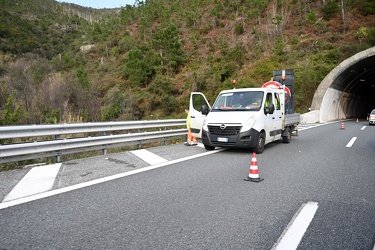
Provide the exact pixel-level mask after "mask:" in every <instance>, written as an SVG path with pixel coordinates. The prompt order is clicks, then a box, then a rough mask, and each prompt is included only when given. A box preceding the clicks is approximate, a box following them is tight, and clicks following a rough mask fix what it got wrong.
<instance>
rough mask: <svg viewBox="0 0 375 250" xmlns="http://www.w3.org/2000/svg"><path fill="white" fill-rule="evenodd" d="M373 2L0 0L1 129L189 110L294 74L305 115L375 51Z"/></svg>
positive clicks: (168, 114)
mask: <svg viewBox="0 0 375 250" xmlns="http://www.w3.org/2000/svg"><path fill="white" fill-rule="evenodd" d="M374 14H375V3H374V2H373V1H372V0H340V1H336V0H333V1H330V0H319V1H318V0H309V1H303V0H251V1H250V0H184V1H175V0H147V1H136V4H135V5H134V6H129V5H128V6H126V7H124V8H121V9H100V10H97V9H91V8H84V7H80V6H77V5H72V4H65V3H58V2H55V1H53V0H3V1H1V2H0V41H1V43H0V58H1V59H0V82H1V84H0V125H13V124H34V123H37V124H39V123H62V122H94V121H111V120H138V119H160V118H170V117H184V114H183V109H184V107H186V106H187V104H188V97H189V93H190V92H191V91H201V92H204V93H205V94H206V95H207V96H208V97H209V99H210V101H213V100H214V96H215V95H216V94H217V93H218V92H219V91H220V90H222V89H224V88H228V87H229V88H230V87H231V80H232V79H237V87H252V86H253V87H256V86H260V85H262V84H263V83H264V82H266V81H268V80H269V79H270V78H271V76H272V71H273V70H274V69H282V68H293V69H295V72H296V82H295V84H296V86H295V93H296V111H298V112H307V111H308V108H309V106H310V104H311V100H312V97H313V94H314V92H315V89H316V87H317V86H318V85H319V83H320V81H321V80H322V79H323V78H324V76H325V75H326V74H327V73H328V72H329V71H330V70H331V69H333V68H334V67H335V66H337V64H338V63H340V62H341V61H343V60H345V59H346V58H348V57H350V56H351V55H353V54H355V53H357V52H359V51H362V50H364V49H366V48H369V47H371V46H375V26H374V24H375V23H374V21H373V20H374Z"/></svg>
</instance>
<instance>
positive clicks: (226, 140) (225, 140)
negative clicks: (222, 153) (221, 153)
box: [217, 137, 228, 142]
mask: <svg viewBox="0 0 375 250" xmlns="http://www.w3.org/2000/svg"><path fill="white" fill-rule="evenodd" d="M217 141H219V142H228V138H224V137H218V138H217Z"/></svg>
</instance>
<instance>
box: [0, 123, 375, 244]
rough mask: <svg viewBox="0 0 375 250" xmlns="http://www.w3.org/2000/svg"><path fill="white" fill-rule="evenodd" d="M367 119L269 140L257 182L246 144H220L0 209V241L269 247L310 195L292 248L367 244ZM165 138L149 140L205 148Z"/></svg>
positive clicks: (373, 150)
mask: <svg viewBox="0 0 375 250" xmlns="http://www.w3.org/2000/svg"><path fill="white" fill-rule="evenodd" d="M366 125H367V123H366V122H365V121H362V122H360V123H356V122H355V121H349V122H345V129H340V128H341V124H340V123H333V124H329V125H324V126H317V127H314V128H312V129H307V130H303V131H300V132H299V136H295V137H293V138H292V142H291V143H290V144H282V143H280V142H275V143H271V144H269V145H267V146H266V149H265V151H264V153H263V154H260V155H259V154H258V155H257V164H258V168H259V175H260V177H261V178H264V180H263V181H262V182H259V183H253V182H247V181H244V178H246V177H247V176H248V174H249V166H250V163H251V153H250V152H248V151H246V150H225V151H220V152H218V153H215V154H210V155H206V156H201V157H199V158H192V159H189V160H186V161H181V162H174V163H173V162H172V164H166V165H165V166H163V167H160V168H155V169H151V170H149V171H145V172H140V173H138V174H134V175H129V176H125V177H122V178H117V179H113V180H111V181H106V182H101V183H98V184H96V185H90V186H87V187H83V188H79V189H76V190H72V191H69V192H64V193H60V194H56V195H53V196H49V197H46V198H43V199H38V200H34V201H30V202H27V203H23V204H19V205H16V206H12V207H8V208H3V209H0V249H272V247H274V246H275V244H276V243H277V241H278V240H279V238H280V236H282V235H283V233H284V232H285V230H286V229H287V228H288V225H290V222H291V221H293V218H294V216H296V213H297V212H298V211H299V209H300V208H301V206H302V205H303V204H306V203H307V202H316V203H317V204H318V209H317V211H316V213H315V215H314V217H313V219H312V221H311V223H310V224H309V226H308V228H307V230H306V232H305V234H304V236H303V238H302V240H301V241H300V243H299V246H298V249H371V250H372V249H373V248H374V239H375V226H374V225H375V157H374V155H375V126H372V127H369V126H367V127H366V128H363V127H364V126H366ZM353 137H357V138H356V140H355V142H354V144H353V145H352V146H351V147H347V145H348V143H349V141H350V140H352V138H353ZM163 148H164V147H159V148H157V149H153V150H154V152H157V153H158V154H160V155H162V156H163V157H165V158H167V159H168V158H170V159H172V158H175V157H176V156H181V157H182V156H184V155H194V154H198V153H200V152H201V151H202V150H203V149H200V148H197V147H184V146H183V145H173V146H168V147H165V148H164V149H166V150H163ZM203 151H204V150H203ZM203 151H202V152H203ZM88 161H89V160H88ZM123 161H124V162H126V164H127V165H126V167H129V165H130V166H131V167H129V169H130V168H141V167H144V166H141V167H139V166H138V165H137V164H140V165H142V164H144V163H142V162H133V160H129V159H123ZM83 162H84V161H82V162H81V164H84V163H83ZM98 162H99V161H96V164H98ZM129 162H132V163H131V164H129ZM112 164H119V161H113V162H112ZM78 165H79V164H75V165H72V167H77V168H79V166H78ZM91 165H93V163H91ZM99 165H100V164H99ZM120 165H121V164H120ZM116 166H117V165H116ZM107 168H108V167H107ZM86 176H90V174H87V175H85V176H83V177H86ZM59 178H60V179H59V180H60V183H64V181H63V176H60V177H59Z"/></svg>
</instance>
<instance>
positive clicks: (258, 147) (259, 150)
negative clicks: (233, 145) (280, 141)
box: [254, 132, 265, 154]
mask: <svg viewBox="0 0 375 250" xmlns="http://www.w3.org/2000/svg"><path fill="white" fill-rule="evenodd" d="M264 144H265V136H264V133H263V132H261V133H259V136H258V140H257V143H256V145H255V148H254V152H255V153H257V154H261V153H263V151H264Z"/></svg>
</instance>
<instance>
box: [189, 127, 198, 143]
mask: <svg viewBox="0 0 375 250" xmlns="http://www.w3.org/2000/svg"><path fill="white" fill-rule="evenodd" d="M187 141H188V143H191V142H193V143H197V138H195V136H193V135H192V134H191V130H190V128H188V138H187Z"/></svg>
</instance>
